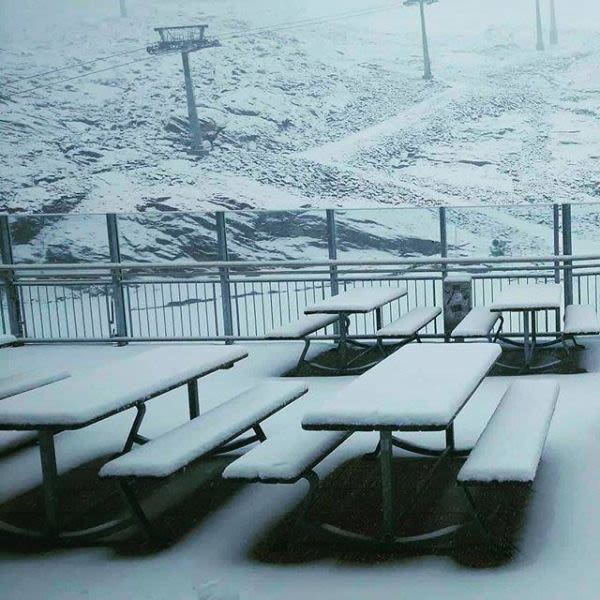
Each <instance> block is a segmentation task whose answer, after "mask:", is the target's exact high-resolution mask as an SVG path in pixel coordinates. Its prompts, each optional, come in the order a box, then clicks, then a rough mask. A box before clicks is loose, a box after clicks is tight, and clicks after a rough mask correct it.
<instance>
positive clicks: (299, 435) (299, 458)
mask: <svg viewBox="0 0 600 600" xmlns="http://www.w3.org/2000/svg"><path fill="white" fill-rule="evenodd" d="M349 436H350V432H346V431H304V430H303V429H300V427H298V426H296V427H290V428H288V429H286V430H285V431H282V432H280V433H278V434H277V435H276V436H274V437H270V438H269V439H268V440H267V441H266V442H263V443H262V444H261V445H260V446H257V447H256V448H254V449H253V450H250V452H248V453H246V454H244V456H242V457H241V458H238V459H237V460H236V461H234V462H232V463H231V464H230V465H229V466H228V467H227V468H226V469H225V471H223V477H224V478H225V479H253V480H256V479H258V480H261V481H267V482H268V481H277V482H281V483H293V482H295V481H297V480H298V479H299V478H300V477H301V476H302V474H303V473H304V472H305V471H306V470H307V469H309V468H311V467H313V466H315V465H316V464H318V463H319V462H321V460H323V458H325V457H326V456H327V455H328V454H329V453H330V452H331V451H332V450H334V449H335V448H337V447H338V446H339V445H340V444H341V443H342V442H343V441H344V440H346V439H347V438H348V437H349Z"/></svg>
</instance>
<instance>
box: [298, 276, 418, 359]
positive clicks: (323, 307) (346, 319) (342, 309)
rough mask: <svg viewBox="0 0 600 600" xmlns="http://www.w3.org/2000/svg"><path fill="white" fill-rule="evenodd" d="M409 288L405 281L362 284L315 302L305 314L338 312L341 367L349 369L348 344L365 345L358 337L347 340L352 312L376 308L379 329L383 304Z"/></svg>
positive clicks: (369, 310) (379, 327) (362, 311)
mask: <svg viewBox="0 0 600 600" xmlns="http://www.w3.org/2000/svg"><path fill="white" fill-rule="evenodd" d="M407 293H408V289H407V287H406V285H405V284H402V285H399V286H398V287H394V288H391V287H363V288H354V289H351V290H348V291H345V292H341V293H340V294H338V295H336V296H330V297H329V298H326V299H325V300H321V301H319V302H316V303H315V304H312V305H310V306H309V307H308V308H306V309H305V310H304V313H305V314H306V315H316V314H324V315H339V321H340V331H339V336H340V337H339V341H338V350H339V353H340V364H341V370H343V371H347V370H350V369H349V364H350V363H348V361H347V347H348V344H349V343H351V344H353V345H356V346H359V347H363V348H364V347H365V345H364V344H360V343H358V342H357V341H356V340H349V339H348V329H349V327H350V315H353V314H366V313H370V312H372V311H375V322H376V329H377V330H379V329H381V328H382V326H383V307H384V306H385V305H386V304H389V303H390V302H393V301H394V300H398V299H399V298H402V297H403V296H406V294H407Z"/></svg>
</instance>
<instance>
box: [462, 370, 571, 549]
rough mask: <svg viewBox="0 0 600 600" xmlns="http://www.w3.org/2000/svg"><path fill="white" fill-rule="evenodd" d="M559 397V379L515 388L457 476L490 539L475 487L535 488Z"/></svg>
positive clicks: (525, 382) (517, 384)
mask: <svg viewBox="0 0 600 600" xmlns="http://www.w3.org/2000/svg"><path fill="white" fill-rule="evenodd" d="M558 394H559V385H558V383H556V382H555V381H546V380H540V379H536V380H521V381H516V382H515V383H513V384H511V385H510V386H509V388H508V389H507V391H506V392H505V394H504V396H503V397H502V399H501V400H500V404H499V405H498V407H497V408H496V411H495V412H494V414H493V415H492V417H491V419H490V420H489V422H488V424H487V425H486V427H485V429H484V431H483V433H482V434H481V436H480V437H479V439H478V440H477V443H476V444H475V447H474V448H473V450H472V451H471V453H470V454H469V458H468V459H467V460H466V462H465V464H464V465H463V466H462V468H461V470H460V471H459V473H458V476H457V480H458V483H459V484H460V485H461V486H462V488H463V490H464V492H465V494H466V495H467V498H468V500H469V505H470V507H471V509H472V510H473V511H474V515H475V517H476V519H477V521H478V522H479V524H480V525H481V526H482V529H483V530H484V532H485V534H486V536H487V537H488V539H490V536H489V534H488V530H487V528H486V527H485V520H484V518H483V516H482V515H481V513H480V512H479V511H478V510H477V506H476V504H475V501H474V498H473V496H472V494H471V492H470V490H469V487H471V486H482V485H491V484H495V485H504V484H521V485H522V484H530V483H532V482H533V480H534V479H535V476H536V473H537V469H538V465H539V462H540V459H541V457H542V451H543V448H544V443H545V441H546V437H547V435H548V430H549V428H550V423H551V421H552V416H553V414H554V409H555V407H556V402H557V399H558Z"/></svg>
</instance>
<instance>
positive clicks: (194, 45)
mask: <svg viewBox="0 0 600 600" xmlns="http://www.w3.org/2000/svg"><path fill="white" fill-rule="evenodd" d="M207 27H208V25H182V26H179V27H156V28H155V29H154V31H157V32H158V35H159V36H160V41H159V42H156V43H155V44H152V45H150V46H148V47H147V48H146V50H147V51H148V52H149V53H150V54H170V53H172V52H181V61H182V63H183V76H184V78H185V94H186V98H187V108H188V117H189V122H190V132H191V135H192V150H193V151H194V152H197V153H200V152H201V151H202V131H201V129H200V122H199V121H198V111H197V110H196V99H195V97H194V86H193V84H192V74H191V72H190V59H189V54H190V52H196V51H197V50H202V49H204V48H213V47H215V46H219V45H220V44H219V42H218V41H217V40H214V39H212V40H211V39H207V38H205V37H204V31H205V30H206V28H207Z"/></svg>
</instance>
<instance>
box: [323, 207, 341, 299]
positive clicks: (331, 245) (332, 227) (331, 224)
mask: <svg viewBox="0 0 600 600" xmlns="http://www.w3.org/2000/svg"><path fill="white" fill-rule="evenodd" d="M326 213H327V251H328V256H329V260H337V228H336V224H335V210H333V209H331V208H328V209H327V211H326ZM329 279H330V281H331V295H332V296H337V295H338V293H339V282H338V270H337V267H336V266H332V267H329Z"/></svg>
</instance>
